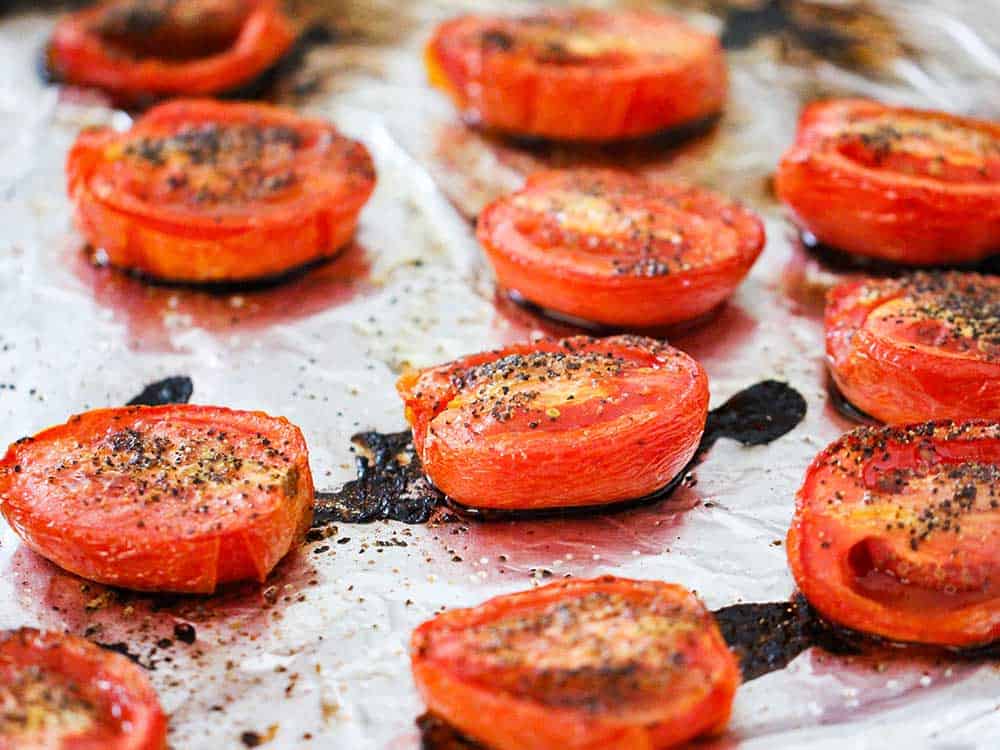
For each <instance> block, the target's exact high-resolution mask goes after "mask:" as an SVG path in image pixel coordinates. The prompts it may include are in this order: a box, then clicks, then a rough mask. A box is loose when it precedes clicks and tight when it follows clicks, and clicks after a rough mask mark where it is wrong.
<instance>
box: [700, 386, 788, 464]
mask: <svg viewBox="0 0 1000 750" xmlns="http://www.w3.org/2000/svg"><path fill="white" fill-rule="evenodd" d="M805 416H806V400H805V399H804V398H803V397H802V394H801V393H799V392H798V391H797V390H795V389H794V388H792V387H791V386H790V385H788V384H787V383H782V382H780V381H777V380H764V381H762V382H760V383H757V384H756V385H752V386H750V387H749V388H745V389H744V390H742V391H740V392H739V393H737V394H736V395H735V396H733V397H732V398H730V399H729V400H728V401H726V403H724V404H722V405H721V406H719V407H717V408H715V409H712V411H710V412H709V413H708V420H707V421H706V423H705V434H704V436H703V437H702V439H701V447H700V450H701V451H707V450H708V449H709V448H711V447H712V445H714V444H715V441H717V440H718V439H719V438H730V439H732V440H736V441H737V442H739V443H742V444H743V445H747V446H750V445H766V444H767V443H770V442H773V441H775V440H777V439H778V438H780V437H781V436H782V435H785V434H786V433H788V432H791V431H792V430H793V429H794V428H795V427H797V426H798V424H799V423H800V422H801V421H802V420H803V419H804V418H805Z"/></svg>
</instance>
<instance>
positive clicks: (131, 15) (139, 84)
mask: <svg viewBox="0 0 1000 750" xmlns="http://www.w3.org/2000/svg"><path fill="white" fill-rule="evenodd" d="M294 40H295V34H294V32H293V30H292V26H291V23H290V22H289V21H288V19H287V18H286V17H285V16H284V14H283V13H282V12H281V10H280V9H279V7H278V2H277V0H106V2H101V3H97V4H95V5H93V6H92V7H90V8H87V9H85V10H82V11H79V12H77V13H74V14H72V15H70V16H67V17H66V18H64V19H63V20H62V21H60V22H59V23H58V24H57V25H56V28H55V31H54V32H53V34H52V40H51V41H50V43H49V47H48V66H49V69H50V71H51V72H52V74H53V75H54V76H55V77H56V78H58V79H60V80H62V81H65V82H67V83H71V84H75V85H80V86H93V87H96V88H101V89H104V90H105V91H107V92H108V93H109V94H111V95H112V97H113V98H114V99H115V101H116V102H118V103H119V104H124V105H134V104H143V103H146V102H149V101H151V100H155V99H158V98H164V97H172V96H184V95H187V96H208V95H213V94H221V93H225V92H228V91H231V90H234V89H237V88H239V87H240V86H244V85H246V84H247V83H249V82H252V81H254V80H255V79H257V78H259V77H260V76H261V75H262V74H263V73H265V72H267V71H268V70H269V69H270V68H271V67H272V66H274V65H275V63H277V62H278V60H279V59H280V58H281V57H282V56H283V55H284V54H285V53H286V52H287V51H288V50H289V48H290V47H291V45H292V42H293V41H294Z"/></svg>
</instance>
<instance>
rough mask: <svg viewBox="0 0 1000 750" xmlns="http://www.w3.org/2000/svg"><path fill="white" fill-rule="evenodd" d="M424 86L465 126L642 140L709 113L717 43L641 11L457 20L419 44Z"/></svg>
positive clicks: (716, 102) (720, 97)
mask: <svg viewBox="0 0 1000 750" xmlns="http://www.w3.org/2000/svg"><path fill="white" fill-rule="evenodd" d="M426 62H427V68H428V72H429V74H430V78H431V82H432V83H434V84H435V85H436V86H438V87H440V88H442V89H443V90H444V91H445V92H446V93H447V94H448V95H449V96H450V97H451V99H452V100H453V101H454V103H455V105H456V106H457V107H458V108H459V110H461V112H462V113H463V115H464V116H465V117H466V119H468V120H469V121H471V122H473V123H476V124H480V125H483V126H485V127H487V128H490V129H494V130H497V131H501V132H507V133H512V134H518V135H526V136H538V137H542V138H552V139H557V140H579V141H609V140H618V139H623V138H635V137H640V136H646V135H651V134H653V133H656V132H658V131H661V130H664V129H667V128H672V127H675V126H679V125H684V124H688V123H692V122H696V121H699V120H703V119H705V118H707V117H709V116H712V115H715V114H717V113H718V112H719V111H720V110H721V109H722V105H723V101H724V100H725V96H726V87H727V74H726V61H725V58H724V56H723V52H722V48H721V46H720V45H719V40H718V39H717V38H716V37H714V36H711V35H709V34H703V33H701V32H699V31H697V30H695V29H693V28H692V27H690V26H688V25H687V24H685V23H683V22H682V21H680V20H678V19H676V18H671V17H670V16H664V15H659V14H656V13H649V12H638V11H635V12H631V11H618V12H613V13H612V12H601V11H595V10H583V9H562V10H547V11H543V12H540V13H536V14H533V15H530V16H520V17H486V16H463V17H460V18H456V19H453V20H451V21H449V22H447V23H445V24H442V25H441V26H439V27H438V29H437V31H436V32H435V34H434V37H433V39H431V41H430V44H429V45H428V46H427V53H426Z"/></svg>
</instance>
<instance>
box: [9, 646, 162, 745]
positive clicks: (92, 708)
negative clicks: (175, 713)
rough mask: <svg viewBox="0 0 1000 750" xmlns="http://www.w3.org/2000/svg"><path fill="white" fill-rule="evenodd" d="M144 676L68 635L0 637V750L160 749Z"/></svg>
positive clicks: (157, 711) (155, 710)
mask: <svg viewBox="0 0 1000 750" xmlns="http://www.w3.org/2000/svg"><path fill="white" fill-rule="evenodd" d="M166 736H167V719H166V716H164V714H163V710H162V709H161V708H160V703H159V700H158V699H157V697H156V693H155V692H154V691H153V688H152V686H151V685H150V684H149V681H148V680H147V679H146V675H145V674H143V671H142V669H141V668H140V667H138V666H136V665H135V664H133V663H132V662H130V661H129V660H128V659H126V658H125V657H124V656H121V655H120V654H115V653H112V652H110V651H106V650H104V649H102V648H100V647H98V646H95V645H94V644H93V643H90V642H89V641H86V640H84V639H83V638H78V637H76V636H72V635H63V634H61V633H44V632H39V631H37V630H33V629H30V628H22V629H21V630H13V631H9V630H8V631H0V750H165V749H166V747H167V742H166Z"/></svg>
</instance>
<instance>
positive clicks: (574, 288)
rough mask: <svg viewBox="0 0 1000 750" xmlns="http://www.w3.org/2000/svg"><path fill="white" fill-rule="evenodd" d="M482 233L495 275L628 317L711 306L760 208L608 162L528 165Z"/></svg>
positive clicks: (733, 279) (736, 271)
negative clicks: (534, 170)
mask: <svg viewBox="0 0 1000 750" xmlns="http://www.w3.org/2000/svg"><path fill="white" fill-rule="evenodd" d="M478 236H479V241H480V242H481V243H482V245H483V247H484V248H485V250H486V253H487V255H488V257H489V259H490V262H491V263H492V264H493V268H494V269H495V271H496V274H497V279H498V281H499V283H500V285H501V286H502V287H506V288H507V289H510V290H513V291H516V292H517V293H518V294H520V295H521V296H522V297H524V298H525V299H527V300H528V301H530V302H533V303H535V304H537V305H539V306H541V307H544V308H546V309H548V310H551V311H554V312H557V313H561V314H563V315H568V316H572V317H575V318H580V319H583V320H587V321H591V322H594V323H599V324H603V325H608V326H615V327H621V328H632V329H644V328H655V327H660V326H666V325H671V324H674V323H680V322H684V321H690V320H693V319H696V318H698V317H699V316H702V315H704V314H705V313H708V312H709V311H710V310H712V309H713V308H714V307H716V306H717V305H719V304H720V303H722V302H723V301H724V300H725V299H726V298H728V297H729V296H730V295H731V294H732V293H733V291H734V290H735V289H736V287H737V285H738V284H739V283H740V282H741V281H742V280H743V278H744V277H745V276H746V274H747V273H748V272H749V270H750V267H751V266H752V265H753V263H754V261H755V260H756V259H757V256H758V255H760V252H761V250H762V249H763V247H764V227H763V225H762V223H761V221H760V219H758V218H757V216H756V215H754V214H753V213H751V212H750V211H748V210H746V209H744V208H742V207H741V206H739V205H737V204H736V203H733V202H732V201H729V200H727V199H726V198H723V197H722V196H719V195H715V194H714V193H710V192H708V191H706V190H701V189H699V188H695V187H688V186H681V185H672V184H669V183H666V184H665V183H662V182H654V181H650V180H646V179H643V178H641V177H634V176H629V175H626V174H623V173H618V172H613V171H603V170H573V171H563V172H543V173H540V174H536V175H533V176H532V177H530V178H528V182H527V185H526V187H525V188H524V189H522V190H520V191H518V192H516V193H513V194H511V195H508V196H506V197H504V198H501V199H500V200H498V201H496V202H495V203H493V204H491V205H489V206H487V207H486V208H485V209H484V210H483V212H482V214H480V217H479V225H478Z"/></svg>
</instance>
